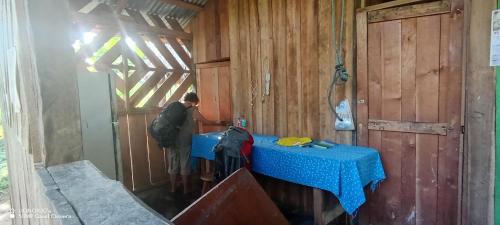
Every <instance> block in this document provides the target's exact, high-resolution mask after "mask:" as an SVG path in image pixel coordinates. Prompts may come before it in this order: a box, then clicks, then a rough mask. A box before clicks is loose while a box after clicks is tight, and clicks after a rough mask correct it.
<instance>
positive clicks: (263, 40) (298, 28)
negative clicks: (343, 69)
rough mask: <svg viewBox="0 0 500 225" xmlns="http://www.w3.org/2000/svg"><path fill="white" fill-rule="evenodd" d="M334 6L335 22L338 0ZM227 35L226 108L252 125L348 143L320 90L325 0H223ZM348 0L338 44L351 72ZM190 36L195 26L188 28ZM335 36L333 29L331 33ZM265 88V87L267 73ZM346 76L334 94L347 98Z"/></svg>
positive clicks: (327, 26) (325, 82)
mask: <svg viewBox="0 0 500 225" xmlns="http://www.w3.org/2000/svg"><path fill="white" fill-rule="evenodd" d="M336 2H337V3H336V4H337V5H336V6H335V9H336V13H337V18H335V21H336V23H337V27H340V21H341V20H340V15H341V10H340V9H341V7H340V1H336ZM228 4H229V6H228V11H229V13H228V14H229V16H228V18H229V42H230V50H231V51H230V58H231V76H232V81H233V83H232V88H233V108H234V111H233V115H234V116H235V117H240V116H242V117H246V118H247V119H248V121H249V129H250V130H252V131H253V132H255V133H263V134H274V135H280V136H294V135H298V136H311V137H314V138H323V139H329V140H333V141H336V142H340V143H351V137H352V134H351V132H336V131H335V130H334V129H333V127H334V118H333V115H332V114H331V113H330V111H329V108H328V102H327V93H328V87H329V85H330V81H331V79H332V73H333V69H334V64H335V54H334V50H333V47H334V46H333V45H332V37H333V35H332V18H331V16H332V10H331V8H332V7H331V1H329V0H314V1H310V0H307V1H306V0H302V1H286V0H272V1H258V0H250V1H236V0H229V2H228ZM353 15H354V1H346V18H348V19H346V20H345V21H344V22H345V27H346V34H348V35H347V37H343V38H344V40H345V41H344V45H343V46H342V51H344V53H345V61H346V66H347V69H348V72H349V73H350V74H351V75H352V74H353V44H354V42H353V41H352V33H353V21H354V20H353ZM193 32H194V34H195V37H194V38H195V39H196V32H195V31H193ZM336 35H337V36H338V37H337V39H339V38H340V36H339V32H337V33H336ZM267 74H269V75H270V93H269V95H265V83H266V80H265V79H266V75H267ZM352 92H353V86H352V79H351V80H350V81H349V82H347V83H346V84H345V85H344V86H338V87H337V90H336V93H335V97H334V98H335V99H336V100H337V101H336V102H338V100H340V99H344V98H347V99H349V100H350V102H351V103H352V97H353V94H352Z"/></svg>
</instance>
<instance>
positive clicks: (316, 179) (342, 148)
mask: <svg viewBox="0 0 500 225" xmlns="http://www.w3.org/2000/svg"><path fill="white" fill-rule="evenodd" d="M221 135H222V133H208V134H201V135H195V136H194V137H193V145H192V153H191V155H192V157H199V158H205V159H209V160H213V159H214V153H213V151H212V149H213V147H214V146H215V145H216V144H217V143H218V141H219V138H220V136H221ZM277 139H278V138H277V137H274V136H262V135H254V141H255V143H254V145H253V151H252V170H253V171H254V172H257V173H260V174H263V175H267V176H270V177H274V178H278V179H281V180H286V181H289V182H293V183H298V184H302V185H306V186H310V187H314V188H319V189H322V190H327V191H330V192H332V193H333V194H334V195H335V196H336V197H337V198H338V199H339V201H340V204H341V205H342V207H343V208H344V210H345V211H346V212H347V213H349V214H353V213H354V212H355V211H356V210H357V209H358V208H359V207H360V206H361V205H362V204H363V203H364V202H365V201H366V198H365V194H364V191H363V187H364V186H366V185H369V184H370V185H371V189H372V191H374V190H375V188H376V187H377V184H378V183H379V182H380V181H382V180H384V179H385V173H384V169H383V167H382V162H381V159H380V154H379V153H378V151H377V150H375V149H373V148H366V147H360V146H350V145H340V144H335V145H334V146H333V147H332V148H329V149H322V148H312V147H310V148H305V147H283V146H279V145H277V144H275V142H276V140H277Z"/></svg>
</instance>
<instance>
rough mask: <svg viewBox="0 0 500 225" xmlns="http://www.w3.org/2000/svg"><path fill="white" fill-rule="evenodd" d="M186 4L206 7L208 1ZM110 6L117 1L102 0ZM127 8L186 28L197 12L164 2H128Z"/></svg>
mask: <svg viewBox="0 0 500 225" xmlns="http://www.w3.org/2000/svg"><path fill="white" fill-rule="evenodd" d="M183 1H184V2H187V3H191V4H194V5H198V6H200V7H203V6H205V4H206V3H207V1H208V0H183ZM101 2H104V3H106V4H109V5H116V3H117V0H101ZM127 8H130V9H134V10H138V11H144V12H146V13H148V14H153V15H159V16H167V17H172V18H175V19H177V20H178V21H179V23H180V24H181V26H183V27H185V26H186V25H187V24H188V23H189V21H190V20H191V19H192V18H193V17H194V16H196V12H195V11H191V10H188V9H184V8H180V7H177V6H175V5H171V4H167V3H165V2H164V1H162V0H128V6H127Z"/></svg>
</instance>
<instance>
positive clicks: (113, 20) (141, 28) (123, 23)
mask: <svg viewBox="0 0 500 225" xmlns="http://www.w3.org/2000/svg"><path fill="white" fill-rule="evenodd" d="M73 19H74V21H76V22H77V23H81V24H90V25H96V26H99V27H101V28H105V29H106V30H121V31H124V32H137V33H146V34H156V35H163V36H165V37H174V38H180V39H186V40H192V39H193V35H192V34H190V33H186V32H181V31H177V30H170V29H166V28H161V27H151V26H147V25H141V24H139V23H137V22H135V21H134V19H132V18H130V17H127V16H122V15H115V16H107V15H99V16H96V15H88V14H85V13H74V14H73Z"/></svg>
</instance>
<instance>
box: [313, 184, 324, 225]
mask: <svg viewBox="0 0 500 225" xmlns="http://www.w3.org/2000/svg"><path fill="white" fill-rule="evenodd" d="M313 201H314V224H315V225H325V221H324V220H323V209H324V207H325V204H324V196H323V190H321V189H317V188H314V189H313Z"/></svg>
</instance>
